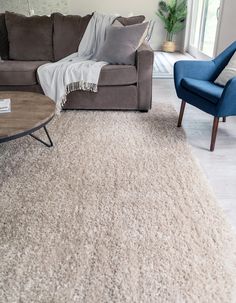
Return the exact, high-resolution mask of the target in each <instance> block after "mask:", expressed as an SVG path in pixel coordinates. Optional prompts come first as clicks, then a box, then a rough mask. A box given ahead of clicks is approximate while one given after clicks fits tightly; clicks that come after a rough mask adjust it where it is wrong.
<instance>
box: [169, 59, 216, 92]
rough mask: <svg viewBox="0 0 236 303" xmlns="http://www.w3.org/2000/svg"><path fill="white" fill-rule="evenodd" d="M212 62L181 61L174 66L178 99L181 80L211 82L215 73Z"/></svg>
mask: <svg viewBox="0 0 236 303" xmlns="http://www.w3.org/2000/svg"><path fill="white" fill-rule="evenodd" d="M215 69H216V66H215V63H214V61H191V60H182V61H178V62H176V63H175V65H174V80H175V88H176V92H177V95H178V97H179V98H181V97H180V95H179V93H181V80H182V79H183V78H185V77H189V78H194V79H198V80H212V77H213V75H214V73H215Z"/></svg>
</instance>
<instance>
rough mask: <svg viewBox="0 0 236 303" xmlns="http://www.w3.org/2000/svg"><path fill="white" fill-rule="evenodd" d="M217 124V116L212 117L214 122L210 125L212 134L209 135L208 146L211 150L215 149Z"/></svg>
mask: <svg viewBox="0 0 236 303" xmlns="http://www.w3.org/2000/svg"><path fill="white" fill-rule="evenodd" d="M218 125H219V118H218V117H214V122H213V127H212V135H211V147H210V151H211V152H213V151H214V149H215V144H216V136H217V131H218Z"/></svg>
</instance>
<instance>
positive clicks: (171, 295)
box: [0, 104, 236, 303]
mask: <svg viewBox="0 0 236 303" xmlns="http://www.w3.org/2000/svg"><path fill="white" fill-rule="evenodd" d="M176 120H177V115H176V113H175V111H174V110H173V109H172V108H170V107H169V106H166V105H164V104H161V105H159V106H158V107H157V108H154V109H153V110H152V111H151V112H149V113H148V114H142V113H138V112H136V113H135V112H86V111H80V112H66V113H63V114H62V115H61V117H60V119H55V120H54V121H53V122H52V123H51V124H50V126H49V131H50V133H51V136H52V138H53V140H54V143H55V147H54V148H52V149H48V148H46V147H44V146H43V145H41V144H40V143H39V142H37V141H34V140H33V139H32V138H30V137H25V138H21V139H19V140H17V141H14V142H9V143H5V144H2V145H0V167H1V174H0V184H1V187H0V193H1V200H0V201H1V202H0V241H1V242H0V302H1V303H3V302H4V303H5V302H12V303H13V302H14V303H15V302H21V303H28V302H30V303H37V302H42V303H51V302H54V303H70V302H78V303H80V302H88V303H106V302H109V303H110V302H115V303H117V302H122V303H123V302H142V303H143V302H144V303H151V302H155V303H157V302H160V303H165V302H168V303H169V302H170V303H172V302H173V303H174V302H175V303H182V302H187V303H188V302H201V303H204V302H214V303H215V302H220V303H223V302H227V303H228V302H236V297H235V289H236V284H235V273H236V264H235V252H236V250H235V238H234V234H233V232H232V231H231V228H230V226H229V225H228V224H227V222H226V220H225V218H224V215H223V213H222V211H221V210H220V209H219V208H218V206H217V203H216V201H215V198H214V196H213V195H212V193H211V191H210V189H209V188H208V185H207V183H206V180H205V179H204V177H203V175H202V173H201V171H200V170H199V168H198V165H197V164H196V163H195V161H194V160H193V157H192V155H191V152H190V150H189V147H188V146H187V144H186V140H185V135H184V133H183V131H182V130H181V129H177V128H176ZM41 135H43V133H42V132H41Z"/></svg>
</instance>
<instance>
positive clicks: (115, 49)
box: [97, 22, 148, 65]
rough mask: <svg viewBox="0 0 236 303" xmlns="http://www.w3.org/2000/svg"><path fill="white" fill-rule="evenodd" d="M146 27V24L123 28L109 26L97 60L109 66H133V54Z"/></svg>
mask: <svg viewBox="0 0 236 303" xmlns="http://www.w3.org/2000/svg"><path fill="white" fill-rule="evenodd" d="M147 26H148V22H146V23H141V24H135V25H130V26H124V27H117V26H109V27H108V29H107V36H106V40H105V42H104V45H103V46H102V48H101V49H100V51H99V53H98V56H97V60H98V61H105V62H108V63H110V64H126V65H134V64H135V52H136V50H137V48H138V45H139V42H140V39H141V38H142V36H143V34H144V32H145V30H146V28H147Z"/></svg>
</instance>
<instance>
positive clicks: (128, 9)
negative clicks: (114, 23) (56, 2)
mask: <svg viewBox="0 0 236 303" xmlns="http://www.w3.org/2000/svg"><path fill="white" fill-rule="evenodd" d="M68 1H69V11H70V13H71V14H81V15H85V14H88V13H91V12H93V11H98V12H102V13H109V14H120V15H122V16H128V15H129V14H133V15H145V16H146V19H147V20H151V19H154V20H156V23H155V27H154V32H153V37H152V39H151V46H152V47H153V48H154V49H161V45H162V43H163V41H164V40H165V38H166V32H165V30H164V28H163V25H162V23H161V22H160V20H159V18H158V17H157V16H156V14H155V12H156V11H157V8H158V2H159V1H158V0H146V1H145V0H119V1H117V0H115V1H114V0H100V1H99V0H79V1H78V0H68ZM183 36H184V34H183V33H180V34H178V36H177V37H176V43H177V48H178V49H182V48H183V43H184V37H183Z"/></svg>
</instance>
